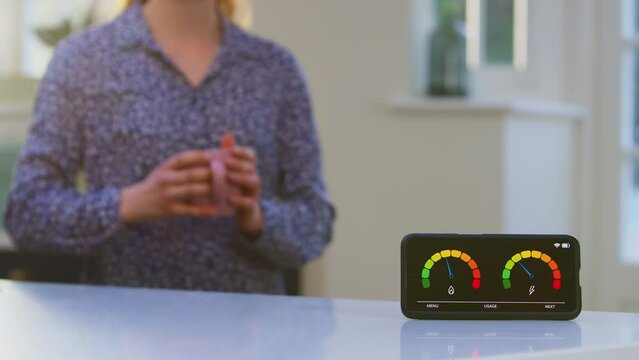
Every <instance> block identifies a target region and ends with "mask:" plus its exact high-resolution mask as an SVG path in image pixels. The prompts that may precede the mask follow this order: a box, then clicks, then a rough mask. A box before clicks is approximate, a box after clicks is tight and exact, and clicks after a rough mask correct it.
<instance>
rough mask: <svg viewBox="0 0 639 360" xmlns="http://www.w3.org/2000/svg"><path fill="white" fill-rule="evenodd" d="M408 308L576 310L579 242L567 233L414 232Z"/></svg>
mask: <svg viewBox="0 0 639 360" xmlns="http://www.w3.org/2000/svg"><path fill="white" fill-rule="evenodd" d="M402 253H403V256H404V263H403V264H402V266H403V267H404V268H403V271H404V272H405V273H404V280H403V281H405V283H404V291H405V294H404V299H403V301H404V306H405V308H406V309H408V310H410V311H418V312H443V311H455V312H498V313H500V312H536V313H539V312H547V313H553V312H555V313H557V312H574V311H576V309H578V308H580V304H578V302H579V301H580V300H579V299H580V297H579V293H580V288H579V283H578V272H579V260H578V259H579V244H578V242H577V240H576V239H574V238H573V237H570V236H564V235H557V236H554V235H544V236H535V235H441V236H438V235H410V236H409V237H407V239H406V240H405V243H404V244H403V249H402Z"/></svg>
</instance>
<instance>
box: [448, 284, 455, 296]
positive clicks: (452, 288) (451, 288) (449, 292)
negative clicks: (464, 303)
mask: <svg viewBox="0 0 639 360" xmlns="http://www.w3.org/2000/svg"><path fill="white" fill-rule="evenodd" d="M454 293H455V288H454V287H453V285H451V286H450V287H449V288H448V295H453V294H454Z"/></svg>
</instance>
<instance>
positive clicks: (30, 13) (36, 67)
mask: <svg viewBox="0 0 639 360" xmlns="http://www.w3.org/2000/svg"><path fill="white" fill-rule="evenodd" d="M92 3H94V1H93V0H0V77H29V78H39V77H41V76H42V74H43V73H44V71H45V70H46V66H47V64H48V63H49V60H50V59H51V55H52V53H53V49H51V48H49V47H48V46H47V45H45V44H44V43H42V42H41V41H40V39H39V38H38V37H37V35H36V34H35V29H37V28H39V27H55V26H58V25H60V24H61V23H62V22H63V21H65V20H67V19H70V20H71V21H72V22H74V23H77V22H79V21H81V20H82V19H83V18H84V16H86V14H87V11H88V10H89V9H90V8H91V4H92ZM118 3H119V2H118V0H95V5H96V7H95V9H94V10H95V15H96V16H97V20H98V21H106V20H108V19H110V18H112V17H113V16H114V14H115V12H116V9H117V7H118Z"/></svg>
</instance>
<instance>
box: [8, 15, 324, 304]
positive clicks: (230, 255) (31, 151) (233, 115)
mask: <svg viewBox="0 0 639 360" xmlns="http://www.w3.org/2000/svg"><path fill="white" fill-rule="evenodd" d="M223 35H224V40H223V44H222V46H221V47H220V49H219V51H218V56H217V58H216V60H215V62H214V64H213V66H212V67H211V69H210V72H209V73H208V75H207V77H206V80H205V81H204V83H203V84H202V85H201V86H200V87H198V88H196V89H195V88H193V87H191V86H190V85H189V84H188V82H187V81H186V79H185V77H184V76H183V75H182V74H181V73H180V72H179V71H178V70H177V68H176V67H175V66H174V65H173V63H172V62H171V61H170V59H169V58H168V57H167V56H166V55H165V54H163V52H162V50H161V49H160V48H159V46H158V44H157V43H156V42H155V41H154V40H153V38H152V36H151V33H150V31H149V29H148V27H147V25H146V22H145V19H144V16H143V13H142V8H141V6H140V5H136V6H133V7H132V8H130V9H129V10H127V11H126V12H125V13H123V14H122V15H120V16H119V17H118V18H117V19H116V20H115V21H114V22H112V23H109V24H106V25H103V26H100V27H97V28H94V29H92V30H89V31H87V32H85V33H83V34H80V35H78V36H74V37H72V38H70V39H68V40H67V41H65V42H64V43H63V44H61V45H60V46H59V48H58V50H57V52H56V54H55V56H54V59H53V60H52V62H51V64H50V65H49V68H48V71H47V73H46V75H45V77H44V79H43V80H42V82H41V84H40V89H39V94H38V98H37V101H36V109H35V118H34V122H33V125H32V128H31V130H30V134H29V137H28V141H27V144H26V147H25V148H24V150H23V154H22V156H21V158H20V160H19V164H18V167H17V172H16V176H15V180H14V186H13V189H12V192H11V195H10V199H9V203H8V208H7V212H6V219H5V222H6V227H7V228H8V230H9V232H10V234H11V236H12V237H13V239H14V241H15V243H16V245H17V246H18V248H20V249H29V250H37V251H64V252H72V253H76V254H95V255H97V256H98V258H99V264H100V268H101V271H102V276H103V278H104V282H105V283H106V284H112V285H125V286H145V287H161V288H183V289H202V290H217V291H241V292H262V293H281V292H283V290H284V289H283V279H282V273H281V271H282V270H283V269H291V268H297V267H300V266H301V265H303V264H304V263H306V262H307V261H309V260H311V259H313V258H315V257H317V256H319V255H320V254H321V253H322V251H323V250H324V248H325V247H326V245H327V243H328V242H329V241H330V239H331V234H332V224H333V219H334V210H333V207H332V206H331V204H330V203H329V201H328V198H327V194H326V189H325V186H324V182H323V175H322V170H321V156H320V148H319V143H318V138H317V132H316V129H315V123H314V119H313V116H312V108H311V103H310V101H309V95H308V91H307V87H306V84H305V81H304V78H303V76H302V74H301V72H300V70H299V68H298V66H297V63H296V61H295V59H294V58H293V56H292V55H291V54H290V53H289V52H287V51H286V50H284V49H282V48H281V47H279V46H277V45H275V44H273V43H271V42H268V41H265V40H262V39H260V38H257V37H255V36H252V35H249V34H248V33H246V32H244V31H242V30H241V29H239V28H238V27H236V26H235V25H233V24H232V23H230V22H229V21H225V23H224V27H223ZM226 132H232V133H233V134H235V136H236V139H237V141H238V143H239V144H241V145H245V146H250V147H253V148H254V149H255V151H256V153H257V155H258V171H259V174H260V176H261V179H262V187H263V188H262V199H261V204H262V207H263V211H264V216H265V231H264V232H263V234H262V236H261V237H260V238H259V239H258V240H257V241H251V240H248V239H245V238H243V237H242V235H241V234H240V233H239V231H238V229H237V226H236V224H235V223H234V219H233V218H232V217H218V218H204V219H202V218H189V217H178V218H173V219H170V220H161V221H159V220H158V221H148V222H145V223H140V224H135V225H127V224H124V223H122V222H121V220H120V219H119V216H118V206H119V197H120V191H121V189H122V188H123V187H125V186H128V185H130V184H133V183H135V182H138V181H140V180H142V179H143V178H144V177H145V176H146V175H147V174H149V173H150V171H151V170H152V169H153V168H154V167H155V166H156V165H158V164H159V163H161V162H163V161H164V160H166V159H167V158H168V157H170V156H171V155H173V154H175V153H177V152H180V151H184V150H188V149H207V148H211V147H213V146H219V141H220V139H221V137H222V135H223V134H224V133H226ZM80 170H84V171H85V173H86V177H87V184H88V185H87V190H86V192H85V193H80V192H79V191H78V190H76V186H75V184H76V175H77V173H78V171H80Z"/></svg>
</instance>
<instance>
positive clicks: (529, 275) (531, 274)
mask: <svg viewBox="0 0 639 360" xmlns="http://www.w3.org/2000/svg"><path fill="white" fill-rule="evenodd" d="M518 264H519V265H521V268H522V269H524V271H525V272H526V274H528V277H529V278H530V279H534V278H535V275H533V273H531V272H530V271H528V269H526V267H525V266H524V264H522V263H521V262H519V263H518Z"/></svg>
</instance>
